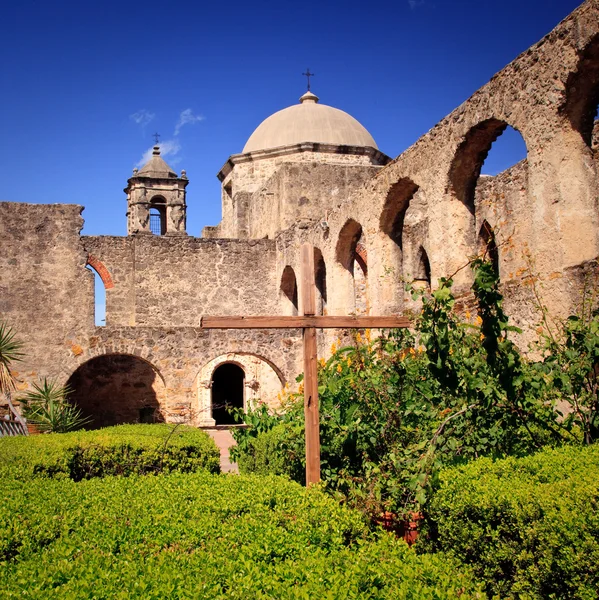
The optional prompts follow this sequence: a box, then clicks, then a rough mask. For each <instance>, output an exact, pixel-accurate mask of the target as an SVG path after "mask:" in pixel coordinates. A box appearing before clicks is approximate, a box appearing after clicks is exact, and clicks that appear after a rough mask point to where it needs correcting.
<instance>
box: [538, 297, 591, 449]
mask: <svg viewBox="0 0 599 600" xmlns="http://www.w3.org/2000/svg"><path fill="white" fill-rule="evenodd" d="M544 342H545V344H544V351H545V360H544V362H543V364H542V365H541V368H542V369H543V371H544V373H545V374H546V376H547V378H548V379H549V380H550V381H551V384H552V387H553V392H554V396H556V397H557V398H558V399H559V400H562V401H563V402H566V403H567V404H568V405H569V407H570V412H569V414H568V417H567V420H566V422H565V424H566V425H575V426H576V427H577V428H579V429H580V431H581V432H582V435H583V439H584V442H585V443H586V444H592V443H594V442H596V441H597V440H599V312H598V311H597V310H591V311H588V312H587V311H586V310H584V309H583V311H581V314H580V315H576V316H571V317H569V318H568V319H567V320H566V322H565V323H564V326H563V328H562V331H561V332H558V334H557V335H545V336H544Z"/></svg>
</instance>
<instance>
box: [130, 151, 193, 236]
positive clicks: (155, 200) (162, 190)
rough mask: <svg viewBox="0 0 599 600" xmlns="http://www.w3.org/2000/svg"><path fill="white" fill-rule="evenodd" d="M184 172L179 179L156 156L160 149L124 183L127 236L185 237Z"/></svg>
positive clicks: (186, 182) (159, 157) (160, 158)
mask: <svg viewBox="0 0 599 600" xmlns="http://www.w3.org/2000/svg"><path fill="white" fill-rule="evenodd" d="M188 183H189V180H188V179H187V175H186V173H185V171H181V177H179V176H178V175H177V174H176V173H175V172H174V171H173V170H172V169H171V167H169V166H168V165H167V164H166V162H165V161H164V159H163V158H162V157H161V156H160V146H159V145H156V146H154V148H153V149H152V157H151V158H150V160H149V161H148V162H147V163H146V164H145V165H144V166H143V167H142V168H141V169H139V170H138V169H133V176H132V177H130V178H129V179H128V181H127V187H126V188H125V190H124V191H125V194H127V235H134V234H139V233H146V234H154V235H187V231H186V225H187V204H186V201H185V197H186V191H185V188H186V187H187V184H188Z"/></svg>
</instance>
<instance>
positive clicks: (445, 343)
mask: <svg viewBox="0 0 599 600" xmlns="http://www.w3.org/2000/svg"><path fill="white" fill-rule="evenodd" d="M472 267H473V269H474V275H475V282H474V286H473V291H474V295H475V298H476V300H477V302H478V317H477V319H476V320H475V322H471V318H470V315H469V314H468V313H466V315H465V317H466V318H465V319H464V320H460V318H458V316H457V314H456V310H455V299H454V296H453V294H452V291H451V286H452V281H451V279H441V280H440V282H439V287H438V289H437V290H435V291H434V292H433V293H432V295H431V296H430V297H422V314H421V315H420V318H419V319H418V320H417V322H416V331H415V332H414V333H411V332H409V331H407V330H401V331H395V332H391V333H388V334H386V335H383V336H381V337H379V338H377V339H376V340H374V341H370V340H369V339H366V340H365V339H363V337H362V336H361V335H360V334H357V335H356V336H355V340H354V344H353V345H352V346H349V347H346V348H341V349H336V348H335V349H333V350H334V352H333V355H332V356H331V358H330V359H329V360H328V361H327V362H326V363H325V362H324V361H323V363H322V364H321V368H320V370H319V398H320V432H321V458H322V477H323V481H324V482H325V485H326V487H327V489H329V490H330V491H331V492H333V493H334V494H337V495H339V497H340V498H341V499H342V500H346V501H349V502H351V503H352V504H353V505H356V506H360V507H361V508H363V509H365V510H366V511H367V512H369V513H371V514H373V515H375V516H376V515H378V514H380V512H382V511H388V510H390V511H392V512H395V513H399V514H407V513H409V512H410V511H413V510H417V509H418V508H419V506H422V505H424V504H425V503H426V501H427V497H428V494H429V491H430V487H431V484H432V483H434V479H435V477H436V476H437V473H438V472H439V470H440V469H441V468H443V467H445V466H447V465H452V464H457V463H461V462H465V461H469V460H472V459H475V458H477V457H479V456H494V457H498V456H505V455H514V454H515V455H522V454H526V453H529V452H531V451H533V450H536V449H538V448H540V447H542V446H543V445H544V444H547V443H559V442H560V441H561V439H562V437H563V435H565V434H566V433H567V430H566V428H565V427H563V426H561V425H560V424H559V423H558V422H557V414H556V412H555V411H554V410H553V406H552V405H551V403H549V402H547V401H546V398H547V385H548V382H549V378H548V377H547V376H546V374H545V373H543V372H542V370H540V369H538V368H537V367H536V366H535V365H531V364H529V363H527V362H526V361H524V360H523V359H522V357H521V355H520V353H519V351H518V349H517V348H516V346H515V345H514V344H513V342H512V341H511V340H510V339H509V338H508V335H509V333H511V332H514V331H517V330H516V329H515V328H514V327H511V326H509V325H508V322H507V317H506V316H505V314H504V312H503V308H502V297H501V294H500V293H499V290H498V278H497V275H496V273H495V272H494V270H493V268H492V266H491V265H490V264H489V263H485V262H484V261H481V260H475V261H473V263H472ZM415 296H416V297H417V296H418V294H416V293H415ZM368 337H369V336H368V334H367V338H368ZM260 416H261V415H259V414H256V413H254V414H252V416H251V418H252V419H253V420H254V421H255V420H256V419H258V420H260ZM277 419H278V422H279V423H281V424H282V425H283V428H282V429H278V430H277V431H278V434H277V440H276V443H272V439H271V440H269V441H268V442H267V441H266V440H265V441H264V443H259V442H257V441H252V443H251V445H247V446H244V443H245V442H244V440H247V439H250V438H253V437H255V438H257V440H260V438H261V436H263V435H264V433H263V432H264V431H266V430H268V429H271V428H272V427H273V426H274V423H276V422H277ZM249 425H250V427H249V428H248V429H247V430H244V431H240V432H238V433H237V434H236V437H237V439H238V441H239V442H240V446H239V452H240V454H241V455H243V454H244V453H246V454H250V455H252V454H253V456H252V457H249V458H247V459H242V460H240V464H242V466H243V468H244V469H247V470H250V471H251V470H252V469H256V468H257V467H256V465H257V464H259V465H260V467H259V468H260V471H261V472H262V471H263V470H264V469H268V467H269V464H271V465H276V468H277V472H281V471H280V469H281V468H282V469H284V470H285V472H286V474H288V475H289V476H291V477H293V478H294V479H296V480H298V481H301V480H302V479H303V475H302V468H303V461H304V457H303V434H302V427H303V402H302V398H301V396H298V397H296V398H295V401H293V399H292V402H291V404H290V406H288V407H286V412H285V413H284V414H282V415H279V416H278V417H277V416H273V415H268V417H267V418H266V419H264V421H262V422H261V425H260V427H261V429H260V430H258V428H257V427H256V426H255V425H254V424H253V422H250V423H249ZM283 434H285V435H283ZM271 438H272V435H271ZM266 448H268V450H269V452H270V453H271V454H270V456H269V463H267V462H266V461H265V460H263V459H262V458H260V459H259V460H257V461H256V457H257V454H258V453H259V452H262V453H263V452H264V449H266Z"/></svg>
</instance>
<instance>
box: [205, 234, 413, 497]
mask: <svg viewBox="0 0 599 600" xmlns="http://www.w3.org/2000/svg"><path fill="white" fill-rule="evenodd" d="M300 257H301V265H300V281H301V297H302V309H303V310H302V312H303V315H301V316H297V317H202V320H201V321H200V327H202V328H204V329H302V331H303V336H302V337H303V345H304V416H305V421H306V425H305V427H306V485H307V486H309V485H311V484H313V483H318V482H319V481H320V429H319V414H318V356H317V347H316V330H317V329H362V328H379V329H380V328H398V327H409V326H410V320H409V319H407V318H406V317H397V316H390V317H372V316H365V317H343V316H316V314H315V313H316V294H315V291H314V289H315V281H314V247H313V246H311V245H310V244H302V247H301V254H300Z"/></svg>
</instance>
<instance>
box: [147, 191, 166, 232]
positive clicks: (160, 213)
mask: <svg viewBox="0 0 599 600" xmlns="http://www.w3.org/2000/svg"><path fill="white" fill-rule="evenodd" d="M150 231H151V232H152V233H153V234H154V235H164V234H165V233H166V198H165V197H164V196H161V195H159V194H157V195H155V196H152V198H151V199H150Z"/></svg>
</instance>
